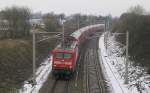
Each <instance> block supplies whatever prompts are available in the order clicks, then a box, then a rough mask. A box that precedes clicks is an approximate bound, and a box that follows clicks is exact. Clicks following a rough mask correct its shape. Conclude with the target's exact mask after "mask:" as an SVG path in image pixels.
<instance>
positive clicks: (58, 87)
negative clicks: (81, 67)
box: [49, 80, 69, 93]
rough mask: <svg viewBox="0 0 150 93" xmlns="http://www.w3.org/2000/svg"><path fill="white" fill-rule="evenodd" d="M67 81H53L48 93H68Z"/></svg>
mask: <svg viewBox="0 0 150 93" xmlns="http://www.w3.org/2000/svg"><path fill="white" fill-rule="evenodd" d="M68 87H69V81H68V80H67V81H65V80H55V81H54V83H53V86H52V89H51V90H50V92H49V93H69V92H68Z"/></svg>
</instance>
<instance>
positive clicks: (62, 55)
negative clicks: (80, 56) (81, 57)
mask: <svg viewBox="0 0 150 93" xmlns="http://www.w3.org/2000/svg"><path fill="white" fill-rule="evenodd" d="M71 57H72V54H69V53H56V58H71Z"/></svg>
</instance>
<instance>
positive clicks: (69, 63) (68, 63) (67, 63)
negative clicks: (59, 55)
mask: <svg viewBox="0 0 150 93" xmlns="http://www.w3.org/2000/svg"><path fill="white" fill-rule="evenodd" d="M64 64H65V65H72V63H71V62H64Z"/></svg>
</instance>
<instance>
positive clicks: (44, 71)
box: [20, 58, 52, 93]
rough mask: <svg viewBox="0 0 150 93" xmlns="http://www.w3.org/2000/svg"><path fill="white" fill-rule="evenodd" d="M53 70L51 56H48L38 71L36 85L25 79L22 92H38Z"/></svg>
mask: <svg viewBox="0 0 150 93" xmlns="http://www.w3.org/2000/svg"><path fill="white" fill-rule="evenodd" d="M51 70H52V61H51V58H47V59H46V60H45V62H43V63H42V64H41V66H40V67H39V68H38V69H37V71H36V83H37V84H36V85H34V86H32V85H31V84H28V83H27V81H25V84H24V85H23V87H22V89H20V93H38V92H39V90H40V88H41V87H42V85H43V84H44V82H45V81H46V80H47V78H48V75H49V73H50V72H51Z"/></svg>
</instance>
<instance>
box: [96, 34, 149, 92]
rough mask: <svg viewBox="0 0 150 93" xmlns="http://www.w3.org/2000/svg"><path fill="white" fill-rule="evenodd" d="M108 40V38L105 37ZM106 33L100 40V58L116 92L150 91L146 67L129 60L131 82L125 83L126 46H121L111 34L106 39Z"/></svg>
mask: <svg viewBox="0 0 150 93" xmlns="http://www.w3.org/2000/svg"><path fill="white" fill-rule="evenodd" d="M105 40H106V39H105ZM105 40H104V35H102V36H101V38H100V40H99V47H100V51H99V52H100V60H102V63H101V64H103V65H104V67H105V69H106V73H107V75H108V79H109V84H110V86H112V88H113V90H114V92H115V93H150V75H148V74H147V73H146V71H145V70H146V69H144V68H143V67H140V66H134V64H133V62H129V84H127V85H126V84H124V77H125V58H124V57H123V56H121V55H122V53H123V52H124V51H125V47H122V48H121V47H120V46H122V45H120V43H118V42H116V41H115V36H110V37H109V38H108V39H107V49H106V41H105Z"/></svg>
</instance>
